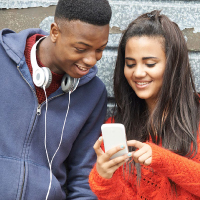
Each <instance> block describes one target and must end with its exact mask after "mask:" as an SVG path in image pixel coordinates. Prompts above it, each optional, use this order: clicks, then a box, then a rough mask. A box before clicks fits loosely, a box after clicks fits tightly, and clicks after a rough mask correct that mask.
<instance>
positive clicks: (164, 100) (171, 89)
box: [114, 10, 200, 157]
mask: <svg viewBox="0 0 200 200" xmlns="http://www.w3.org/2000/svg"><path fill="white" fill-rule="evenodd" d="M135 36H136V37H141V36H147V37H153V38H156V37H162V38H163V39H164V40H163V41H164V42H163V43H164V44H163V48H164V50H165V55H166V68H165V72H164V75H163V84H162V87H161V89H160V91H159V97H158V99H157V103H156V106H155V109H154V111H153V113H151V114H150V113H149V111H148V108H147V105H146V102H145V100H143V99H140V98H138V97H137V95H136V94H135V92H134V90H133V89H132V88H131V87H130V85H129V84H128V82H127V80H126V78H125V76H124V64H125V46H126V43H127V41H128V39H130V38H131V37H135ZM114 95H115V100H116V107H115V109H116V115H115V117H114V118H115V122H120V123H123V124H124V125H125V128H126V133H127V139H128V140H131V139H136V140H139V141H141V142H144V141H148V140H149V139H150V138H151V139H152V141H153V142H154V143H155V144H160V143H161V145H162V146H163V147H164V148H166V149H169V150H171V151H173V152H175V153H177V154H179V155H182V156H186V157H192V156H194V155H195V154H196V152H197V132H198V125H199V100H200V99H199V96H198V94H197V92H196V90H195V85H194V82H193V79H192V73H191V69H190V64H189V58H188V50H187V45H186V41H185V39H184V36H183V34H182V32H181V30H180V29H179V27H178V25H177V24H176V23H174V22H172V21H171V20H170V19H169V18H168V17H167V16H165V15H161V14H160V11H157V10H155V11H152V12H150V13H146V14H143V15H141V16H140V17H138V18H137V19H136V20H134V21H133V22H132V23H130V24H129V26H128V28H127V29H126V30H125V32H124V34H123V35H122V38H121V42H120V45H119V48H118V57H117V61H116V67H115V71H114Z"/></svg>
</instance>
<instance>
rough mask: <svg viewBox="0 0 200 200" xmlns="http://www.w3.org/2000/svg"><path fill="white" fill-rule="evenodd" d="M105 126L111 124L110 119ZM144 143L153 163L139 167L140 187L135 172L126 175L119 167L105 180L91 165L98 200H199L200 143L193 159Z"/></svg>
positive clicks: (92, 186)
mask: <svg viewBox="0 0 200 200" xmlns="http://www.w3.org/2000/svg"><path fill="white" fill-rule="evenodd" d="M107 123H111V119H110V118H109V119H108V121H107ZM147 144H149V145H150V146H151V148H152V163H151V165H149V166H144V165H141V180H140V184H137V180H136V179H137V175H136V170H135V169H134V173H133V174H131V175H130V176H129V173H128V171H127V167H126V166H124V167H125V168H124V169H123V167H120V168H119V169H118V170H117V171H115V173H114V175H113V177H112V178H111V179H105V178H102V177H101V176H100V175H99V174H98V172H97V170H96V165H95V166H94V168H93V169H92V171H91V173H90V176H89V183H90V187H91V189H92V191H93V192H94V193H95V194H96V195H97V197H98V199H99V200H118V199H119V200H140V199H141V200H175V199H181V200H194V199H195V200H197V199H199V200H200V141H199V140H198V153H197V154H196V156H195V157H194V158H192V159H188V158H186V157H183V156H180V155H177V154H175V153H173V152H171V151H169V150H167V149H164V148H162V147H160V146H158V145H156V144H153V143H151V142H147ZM169 180H171V181H169ZM172 182H173V184H171V183H172Z"/></svg>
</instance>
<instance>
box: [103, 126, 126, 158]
mask: <svg viewBox="0 0 200 200" xmlns="http://www.w3.org/2000/svg"><path fill="white" fill-rule="evenodd" d="M101 132H102V136H103V142H104V148H105V152H107V151H108V150H109V149H111V148H113V147H116V146H118V145H125V148H124V149H122V150H121V151H118V152H117V153H115V154H114V155H113V156H112V157H111V159H113V158H116V157H118V156H122V155H124V154H126V153H128V147H127V139H126V133H125V127H124V125H123V124H120V123H110V124H103V125H102V126H101Z"/></svg>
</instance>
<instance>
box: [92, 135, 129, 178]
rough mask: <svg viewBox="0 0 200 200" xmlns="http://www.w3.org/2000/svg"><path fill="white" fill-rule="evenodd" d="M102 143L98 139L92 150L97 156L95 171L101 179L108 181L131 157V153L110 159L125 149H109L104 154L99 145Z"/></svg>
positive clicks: (122, 147) (122, 146)
mask: <svg viewBox="0 0 200 200" xmlns="http://www.w3.org/2000/svg"><path fill="white" fill-rule="evenodd" d="M102 141H103V137H100V138H99V140H97V141H96V143H95V144H94V146H93V148H94V150H95V152H96V155H97V163H96V169H97V172H98V173H99V175H100V176H101V177H103V178H106V179H110V178H112V176H113V174H114V172H115V171H116V170H117V169H118V168H119V167H120V166H122V165H123V164H124V163H126V162H127V159H128V158H129V157H131V156H132V154H131V153H128V154H124V155H123V156H119V157H116V158H113V159H111V157H112V156H113V155H114V154H115V153H117V152H119V151H121V150H122V149H124V148H125V144H124V145H119V146H116V147H113V148H111V149H110V150H108V151H107V152H106V153H104V151H103V150H102V149H101V143H102Z"/></svg>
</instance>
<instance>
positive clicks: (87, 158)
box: [67, 86, 107, 200]
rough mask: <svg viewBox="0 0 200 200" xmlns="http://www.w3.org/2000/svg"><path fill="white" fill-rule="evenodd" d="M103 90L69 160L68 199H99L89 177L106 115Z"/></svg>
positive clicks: (75, 143) (104, 90)
mask: <svg viewBox="0 0 200 200" xmlns="http://www.w3.org/2000/svg"><path fill="white" fill-rule="evenodd" d="M101 90H102V91H101V92H102V93H101V95H100V94H99V101H98V102H96V106H95V108H94V110H93V111H92V113H91V114H90V117H89V118H88V119H87V121H86V122H85V124H84V126H83V127H82V129H81V131H80V132H79V134H78V137H77V138H76V140H75V142H74V143H73V146H72V149H71V152H70V155H69V156H68V158H67V170H68V174H67V175H68V176H67V191H68V196H67V199H81V200H96V199H97V197H96V196H95V195H94V193H93V192H92V191H91V189H90V187H89V183H88V176H89V173H90V171H91V169H92V167H93V165H94V163H95V161H96V154H95V151H94V149H93V145H94V143H95V142H96V140H97V139H98V138H99V136H100V132H101V130H100V128H101V125H102V124H103V123H104V120H105V115H106V106H107V98H106V97H107V92H106V89H105V86H104V87H103V89H101ZM98 93H100V91H98ZM76 123H77V122H76Z"/></svg>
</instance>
